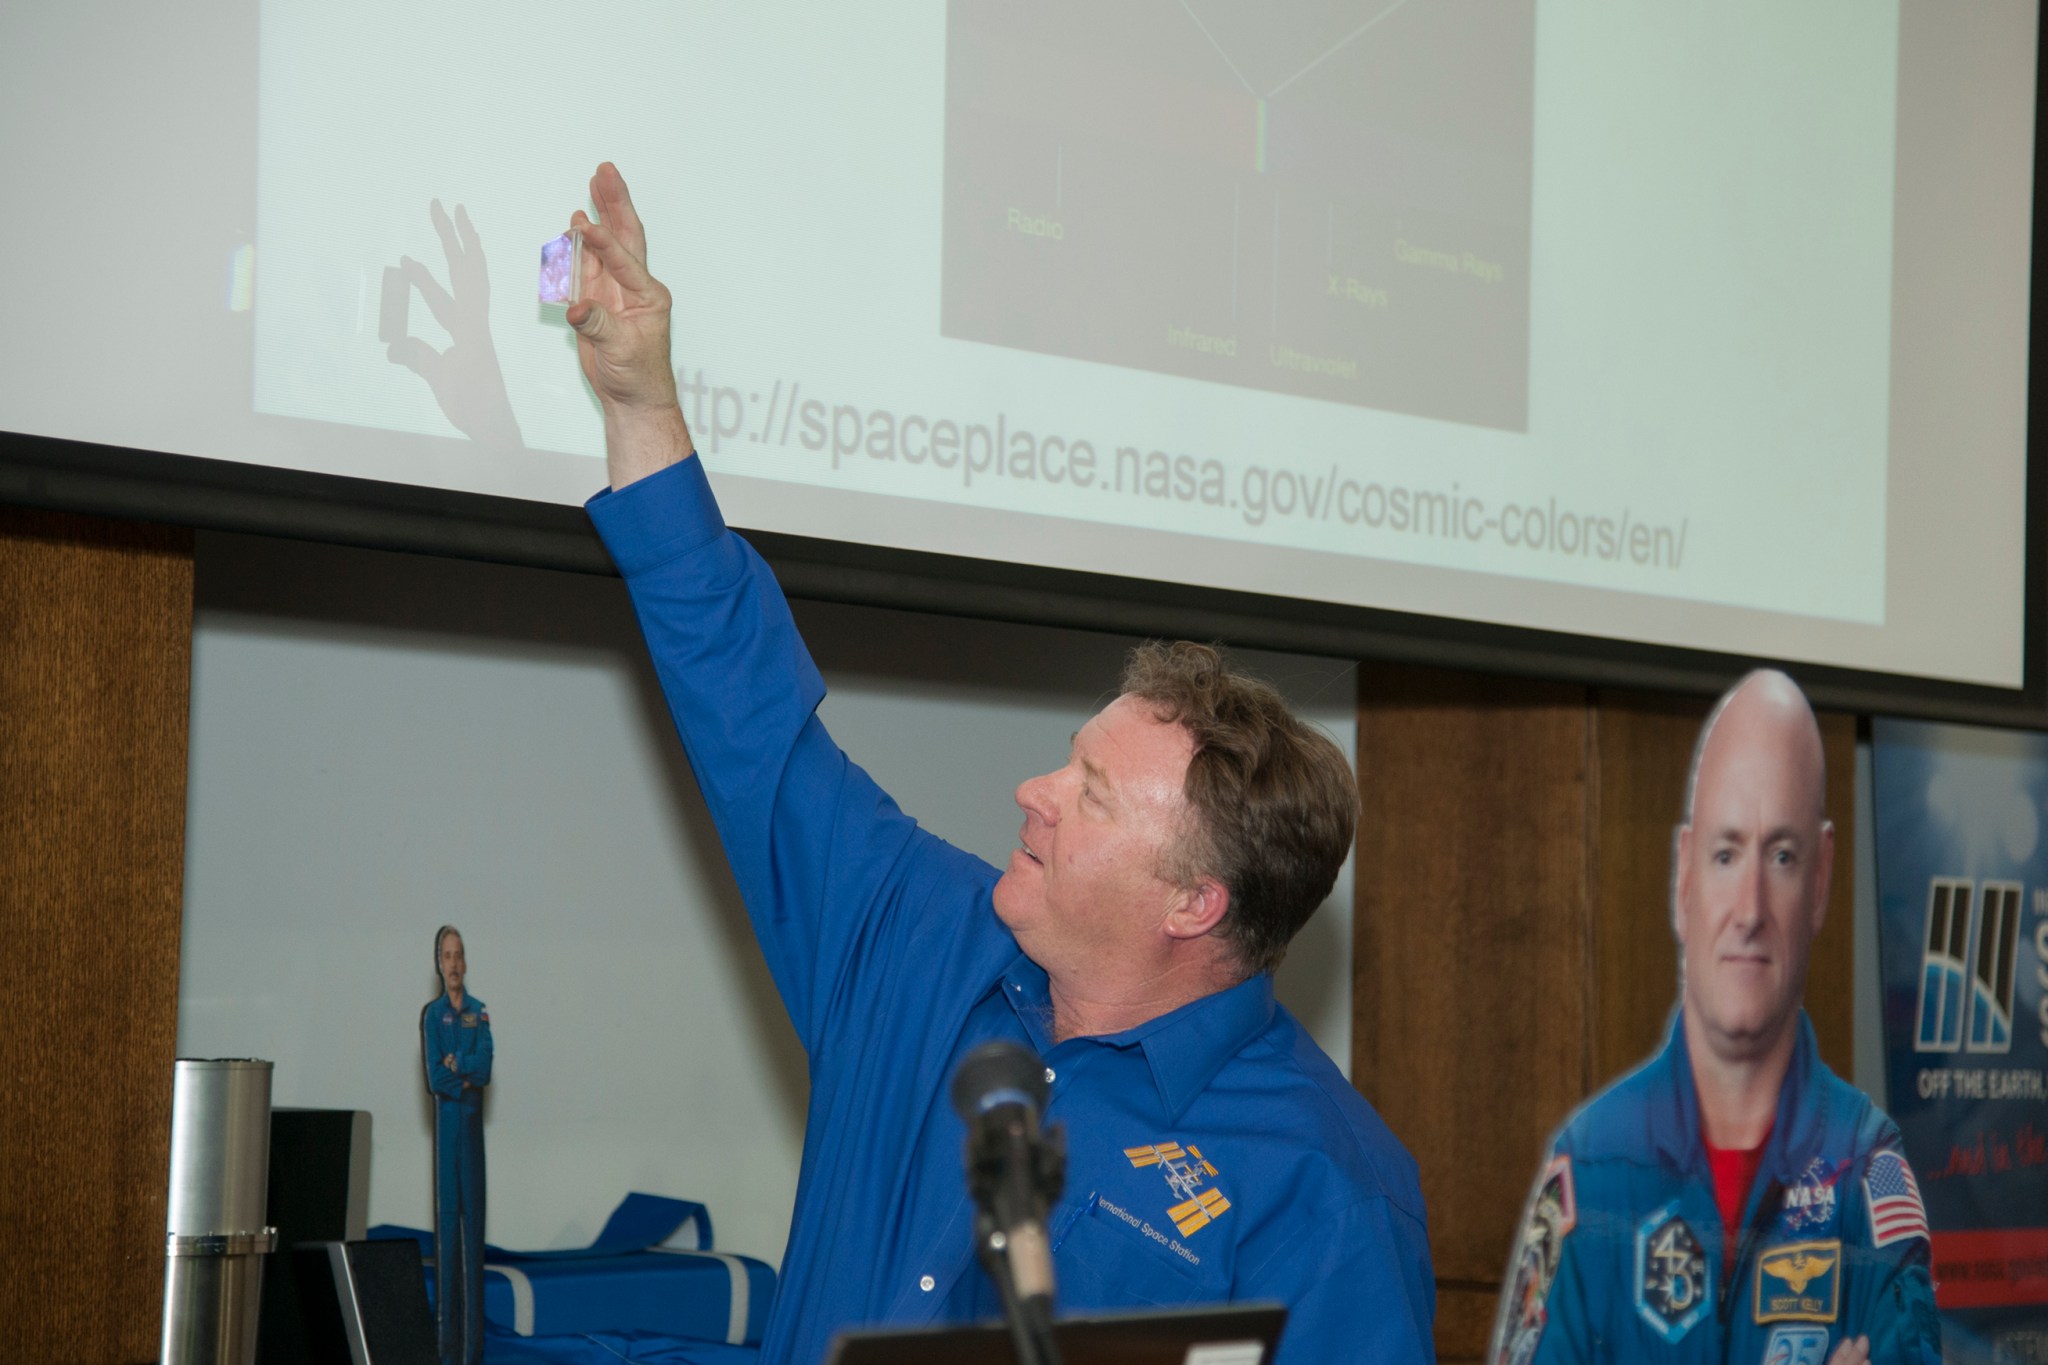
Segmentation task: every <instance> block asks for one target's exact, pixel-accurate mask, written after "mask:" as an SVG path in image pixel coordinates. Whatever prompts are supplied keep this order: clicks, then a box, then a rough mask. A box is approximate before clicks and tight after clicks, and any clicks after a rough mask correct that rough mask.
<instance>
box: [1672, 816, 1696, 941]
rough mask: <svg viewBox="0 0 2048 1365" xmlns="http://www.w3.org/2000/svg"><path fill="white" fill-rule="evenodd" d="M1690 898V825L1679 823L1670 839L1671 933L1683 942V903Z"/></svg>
mask: <svg viewBox="0 0 2048 1365" xmlns="http://www.w3.org/2000/svg"><path fill="white" fill-rule="evenodd" d="M1691 898H1692V826H1691V825H1680V826H1679V827H1678V833H1677V834H1676V835H1674V836H1673V838H1672V840H1671V935H1672V937H1673V938H1675V939H1677V940H1678V941H1679V942H1680V943H1681V944H1682V943H1684V942H1685V903H1686V902H1687V901H1688V900H1690V899H1691Z"/></svg>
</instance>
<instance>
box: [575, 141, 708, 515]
mask: <svg viewBox="0 0 2048 1365" xmlns="http://www.w3.org/2000/svg"><path fill="white" fill-rule="evenodd" d="M590 201H591V203H593V204H595V205H597V212H598V221H596V222H592V221H591V219H590V215H589V214H587V213H585V212H583V210H581V209H578V210H576V212H575V213H574V214H573V215H572V216H571V217H570V219H569V229H570V231H572V232H576V233H580V234H581V235H582V237H583V279H582V283H581V288H580V297H579V298H578V300H577V301H576V302H575V303H572V304H570V305H569V312H568V320H569V325H570V326H571V327H574V328H575V329H576V358H577V360H578V361H579V362H580V363H581V364H582V366H583V376H584V378H586V379H588V380H589V381H590V387H591V391H592V392H594V393H595V394H596V395H597V401H598V403H599V404H600V405H601V406H602V407H603V409H604V449H605V468H606V472H607V473H608V474H609V475H610V476H611V486H612V487H613V488H614V489H619V488H624V487H625V486H626V485H627V484H629V483H633V482H635V481H636V480H639V479H644V478H646V477H647V476H648V475H649V474H653V473H655V472H657V471H659V470H662V469H665V468H667V467H668V466H669V465H672V464H675V463H676V462H677V461H679V460H687V459H689V458H690V456H691V455H692V454H693V453H695V447H694V446H692V445H691V443H690V429H689V427H688V425H686V424H685V423H684V421H683V410H682V407H681V405H680V404H679V403H678V402H677V401H676V377H675V372H674V370H673V369H672V368H671V367H670V365H669V352H668V316H669V307H670V303H671V300H670V298H669V292H668V288H667V286H665V285H663V284H662V282H661V281H660V280H657V279H655V278H654V276H652V275H650V274H648V273H647V230H646V229H645V228H644V227H642V226H641V223H640V215H639V214H638V213H636V212H634V210H633V197H632V196H631V195H630V194H628V193H627V192H626V181H625V178H624V177H622V176H621V175H620V174H619V168H618V167H616V166H614V165H612V163H611V162H609V161H607V162H605V163H604V164H603V165H601V166H599V167H598V168H597V174H595V175H593V176H591V177H590Z"/></svg>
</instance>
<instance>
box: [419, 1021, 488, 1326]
mask: <svg viewBox="0 0 2048 1365" xmlns="http://www.w3.org/2000/svg"><path fill="white" fill-rule="evenodd" d="M420 1050H421V1052H422V1053H423V1054H424V1055H425V1059H426V1064H427V1089H429V1090H431V1091H433V1092H434V1298H435V1306H436V1309H437V1316H438V1317H439V1319H440V1332H441V1337H440V1340H441V1365H479V1362H481V1361H482V1360H483V1356H484V1112H483V1110H484V1092H483V1089H482V1087H484V1086H487V1085H489V1084H490V1083H491V1016H490V1012H489V1010H487V1009H486V1008H485V1006H484V1002H483V1001H481V1000H479V999H478V998H477V997H475V996H473V995H469V994H467V993H465V994H464V995H463V997H462V1008H461V1009H459V1010H458V1009H456V1008H455V1004H454V1002H453V1001H451V1000H450V999H449V998H448V996H447V995H446V994H445V993H444V994H442V995H441V996H439V997H438V998H436V999H434V1000H431V1001H429V1002H428V1003H427V1007H426V1008H425V1009H423V1010H421V1011H420ZM450 1055H452V1056H453V1057H454V1058H455V1068H454V1070H452V1071H451V1070H450V1069H449V1068H447V1067H446V1066H443V1065H442V1063H441V1059H442V1058H443V1057H447V1056H450Z"/></svg>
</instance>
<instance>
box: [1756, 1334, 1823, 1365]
mask: <svg viewBox="0 0 2048 1365" xmlns="http://www.w3.org/2000/svg"><path fill="white" fill-rule="evenodd" d="M1827 1357H1828V1329H1827V1328H1825V1327H1774V1328H1772V1329H1771V1337H1770V1340H1768V1341H1766V1342H1765V1343H1764V1365H1821V1362H1823V1361H1825V1360H1826V1359H1827Z"/></svg>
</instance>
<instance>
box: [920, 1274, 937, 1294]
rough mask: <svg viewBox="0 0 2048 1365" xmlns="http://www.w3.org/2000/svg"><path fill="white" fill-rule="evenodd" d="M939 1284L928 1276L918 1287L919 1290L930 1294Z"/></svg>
mask: <svg viewBox="0 0 2048 1365" xmlns="http://www.w3.org/2000/svg"><path fill="white" fill-rule="evenodd" d="M938 1283H939V1282H938V1281H937V1280H935V1279H933V1278H932V1277H931V1276H929V1275H926V1276H925V1277H924V1278H923V1279H921V1280H919V1281H918V1282H917V1287H918V1288H919V1289H922V1290H923V1291H924V1292H925V1293H927V1294H929V1293H931V1292H932V1290H933V1289H934V1288H936V1287H937V1285H938Z"/></svg>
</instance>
